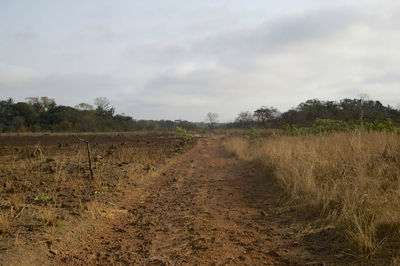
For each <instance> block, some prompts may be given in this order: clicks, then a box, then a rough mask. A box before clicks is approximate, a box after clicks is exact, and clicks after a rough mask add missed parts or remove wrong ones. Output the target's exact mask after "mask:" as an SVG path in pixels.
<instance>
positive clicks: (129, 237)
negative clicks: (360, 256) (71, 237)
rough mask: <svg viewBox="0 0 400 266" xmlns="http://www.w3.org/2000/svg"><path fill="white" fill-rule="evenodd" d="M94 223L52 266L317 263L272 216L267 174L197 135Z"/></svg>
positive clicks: (282, 222)
mask: <svg viewBox="0 0 400 266" xmlns="http://www.w3.org/2000/svg"><path fill="white" fill-rule="evenodd" d="M126 195H127V196H126V197H125V198H124V199H123V200H122V201H121V202H120V203H118V204H116V206H115V210H114V215H109V216H107V217H102V218H99V219H98V220H97V222H96V223H95V224H94V226H93V228H94V229H93V230H92V231H91V232H90V233H88V234H87V235H81V238H80V239H81V240H80V241H81V242H80V244H76V243H75V244H73V243H72V244H71V245H70V246H69V247H65V248H64V250H59V251H58V253H57V255H54V256H50V257H49V258H51V262H50V263H51V264H53V263H54V264H74V265H120V264H121V265H126V264H137V265H171V264H173V265H175V264H187V265H197V264H204V265H224V264H247V265H287V264H291V265H303V264H311V263H315V262H316V261H315V258H313V256H311V255H310V254H309V253H308V252H307V251H306V249H305V247H304V246H302V243H299V244H298V245H296V243H295V242H297V241H298V239H296V237H295V235H296V234H295V232H294V231H293V230H292V229H290V228H289V225H290V221H288V217H287V216H285V217H283V216H280V215H277V213H276V211H277V207H276V206H275V205H276V198H275V195H277V194H276V192H275V189H274V187H273V185H272V182H271V181H270V178H268V177H267V176H263V175H261V174H260V173H259V172H257V171H255V170H253V168H252V167H251V165H249V164H248V163H247V162H242V161H239V160H238V159H236V158H234V157H232V156H230V155H228V154H226V153H225V152H224V151H223V148H222V145H221V143H220V142H219V141H216V140H201V141H199V143H198V144H197V145H196V146H195V147H194V148H193V149H192V150H190V151H189V152H187V153H186V154H184V155H182V156H181V157H179V158H176V160H175V162H173V163H170V164H169V165H168V166H167V167H166V168H165V169H164V170H163V171H162V172H160V173H159V174H158V175H156V176H154V177H153V178H152V179H151V180H148V182H145V183H142V184H141V185H139V186H137V187H136V188H135V190H134V191H131V192H129V193H127V194H126Z"/></svg>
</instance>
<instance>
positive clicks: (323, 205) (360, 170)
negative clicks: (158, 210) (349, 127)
mask: <svg viewBox="0 0 400 266" xmlns="http://www.w3.org/2000/svg"><path fill="white" fill-rule="evenodd" d="M226 148H227V150H228V151H230V152H232V153H234V154H236V155H237V156H238V157H240V158H242V159H245V160H249V161H253V162H256V163H257V164H258V165H259V166H260V167H262V168H263V169H264V170H265V171H266V172H267V173H273V176H274V177H275V179H276V182H277V184H279V186H280V187H281V188H282V190H283V191H284V193H286V195H287V197H288V198H289V199H290V200H291V201H292V202H293V206H294V207H295V208H296V209H297V211H298V213H299V214H302V215H304V216H307V217H308V218H312V219H315V218H321V219H320V221H321V220H323V221H324V222H325V224H328V225H330V226H334V227H335V228H337V229H338V230H341V231H342V232H345V234H344V235H346V236H347V240H348V241H349V243H352V244H353V250H354V252H355V253H356V254H357V255H360V256H363V257H364V258H371V257H374V256H375V257H383V256H389V257H390V256H393V257H394V256H397V254H398V251H399V250H400V212H399V209H400V137H399V136H398V135H395V134H391V133H378V132H371V133H367V132H353V133H337V134H333V135H329V136H301V137H290V136H285V137H277V138H264V139H256V140H253V141H248V140H245V139H243V138H234V139H229V140H227V141H226ZM395 254H396V255H395Z"/></svg>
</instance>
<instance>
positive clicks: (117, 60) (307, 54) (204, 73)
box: [0, 1, 400, 121]
mask: <svg viewBox="0 0 400 266" xmlns="http://www.w3.org/2000/svg"><path fill="white" fill-rule="evenodd" d="M204 2H205V4H204V3H202V4H199V3H196V2H191V5H182V6H180V5H178V4H177V3H178V2H174V1H171V2H169V3H168V4H165V3H164V4H160V6H154V5H151V4H144V3H143V4H141V5H139V4H138V3H136V2H134V3H135V4H131V3H132V2H130V1H121V2H116V3H115V4H112V5H111V4H107V2H101V3H102V4H100V5H99V6H96V7H94V6H91V4H89V2H87V3H86V2H85V3H86V4H85V5H84V7H83V9H82V11H81V13H80V14H77V15H75V16H76V17H75V20H76V21H75V22H73V23H72V26H71V25H70V26H68V25H65V24H64V22H63V20H62V19H63V17H64V16H67V15H66V14H65V13H63V12H67V11H68V8H72V7H73V6H74V5H73V4H71V6H67V7H66V8H65V10H67V11H62V10H55V7H52V6H51V5H50V6H47V5H46V4H48V3H49V2H46V1H43V2H42V3H43V5H44V6H43V7H47V9H46V8H44V11H37V12H38V13H39V14H41V12H53V13H51V14H53V16H51V17H50V18H49V19H51V20H54V24H55V25H51V26H46V25H45V24H44V23H43V22H40V21H39V22H37V17H35V14H36V13H33V15H30V17H29V16H28V18H30V19H31V21H34V23H28V22H29V19H28V20H27V21H20V22H19V25H14V24H13V23H16V22H15V21H16V20H17V19H13V18H10V16H9V17H7V16H6V17H3V18H2V19H1V20H3V22H8V23H9V24H10V23H11V24H12V26H11V27H6V26H3V27H1V26H0V91H1V92H2V95H3V97H14V98H16V99H23V98H24V97H27V96H35V95H38V96H49V97H53V98H55V99H56V100H57V102H58V103H60V104H69V105H75V104H77V103H80V102H89V103H91V102H92V101H93V99H94V98H95V97H97V96H106V97H108V98H109V99H110V100H111V102H112V103H113V105H115V106H116V107H117V108H116V109H117V111H118V112H123V113H126V114H129V115H132V116H133V117H135V118H146V119H149V118H151V119H187V120H192V121H201V120H203V119H204V117H205V114H206V113H207V112H209V111H212V112H217V113H219V114H220V119H221V120H223V121H226V120H230V119H233V117H234V116H235V115H236V114H237V113H239V112H240V111H244V110H254V109H255V108H258V107H260V106H262V105H269V106H276V107H278V108H279V109H281V110H286V109H288V108H290V107H293V106H295V105H297V104H298V103H300V102H301V101H305V100H307V99H311V98H319V99H333V100H335V99H340V98H344V97H357V95H359V94H360V93H367V94H368V95H370V97H371V98H373V99H378V100H381V101H382V102H383V103H384V104H391V105H397V104H398V103H400V90H399V89H398V88H397V87H398V84H399V79H400V78H399V77H400V68H399V67H398V66H399V65H400V64H399V63H400V51H399V50H398V47H399V45H400V34H399V29H400V28H399V26H400V19H399V17H400V16H399V15H400V5H399V4H397V3H396V2H395V1H385V4H386V5H382V3H379V2H377V1H354V2H352V4H347V3H346V2H343V1H330V2H329V4H326V3H325V4H324V5H321V4H320V3H318V2H319V1H298V2H297V4H296V6H294V5H289V6H288V7H285V6H283V4H282V6H278V5H277V6H274V5H276V4H274V2H273V1H260V2H259V1H255V2H254V3H249V4H247V5H245V6H243V4H242V3H240V1H232V2H229V3H231V5H227V4H225V5H224V1H221V2H219V3H220V4H219V5H218V4H212V3H213V1H204ZM266 2H267V3H268V4H269V5H265V3H266ZM284 2H286V1H284ZM6 3H7V4H2V5H8V8H9V9H10V10H11V11H10V10H9V12H11V14H12V12H16V11H13V10H14V9H15V7H14V6H13V4H12V2H6ZM140 3H142V2H140ZM226 3H228V2H226ZM287 3H288V2H287ZM75 4H76V3H75ZM119 4H120V5H119ZM227 6H229V8H228V7H227ZM13 8H14V9H13ZM274 8H275V10H278V11H276V12H275V13H274V12H271V11H268V10H271V9H272V10H274ZM127 10H128V11H129V10H130V11H132V13H129V12H127ZM135 10H140V11H141V12H139V11H137V12H136V13H135ZM196 10H197V11H198V12H197V13H195V11H196ZM54 12H55V13H54ZM168 12H171V13H169V15H170V18H169V17H167V14H168ZM193 14H197V15H193ZM0 15H1V14H0ZM14 15H15V14H14ZM46 15H47V16H50V15H48V13H46ZM55 15H59V16H60V18H59V20H57V19H56V18H55V17H54V16H55ZM14 17H15V16H14ZM17 18H18V17H17ZM35 18H36V20H35ZM132 18H136V19H138V20H139V22H137V21H135V19H132ZM135 22H136V23H135ZM2 24H3V23H2ZM3 25H4V24H3ZM56 26H59V28H58V29H57V30H55V28H57V27H56Z"/></svg>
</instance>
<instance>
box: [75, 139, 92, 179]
mask: <svg viewBox="0 0 400 266" xmlns="http://www.w3.org/2000/svg"><path fill="white" fill-rule="evenodd" d="M75 137H76V138H77V139H78V140H79V141H81V142H84V143H86V149H87V154H88V164H89V171H90V177H91V178H92V179H94V174H93V168H92V154H91V152H90V142H89V140H85V139H82V138H80V137H78V135H75ZM94 138H95V136H94V137H92V138H91V139H90V140H93V139H94Z"/></svg>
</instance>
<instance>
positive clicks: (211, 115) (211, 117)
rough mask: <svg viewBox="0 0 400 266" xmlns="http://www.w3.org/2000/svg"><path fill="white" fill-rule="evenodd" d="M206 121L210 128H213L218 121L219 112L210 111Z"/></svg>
mask: <svg viewBox="0 0 400 266" xmlns="http://www.w3.org/2000/svg"><path fill="white" fill-rule="evenodd" d="M206 122H207V123H208V126H209V128H210V129H213V128H214V126H215V124H216V123H217V122H218V114H217V113H211V112H209V113H208V114H207V116H206Z"/></svg>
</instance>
